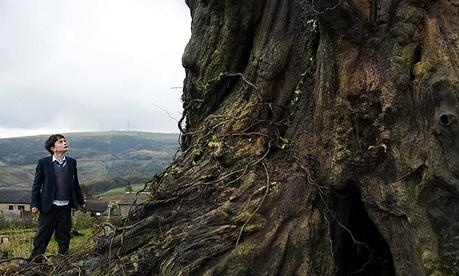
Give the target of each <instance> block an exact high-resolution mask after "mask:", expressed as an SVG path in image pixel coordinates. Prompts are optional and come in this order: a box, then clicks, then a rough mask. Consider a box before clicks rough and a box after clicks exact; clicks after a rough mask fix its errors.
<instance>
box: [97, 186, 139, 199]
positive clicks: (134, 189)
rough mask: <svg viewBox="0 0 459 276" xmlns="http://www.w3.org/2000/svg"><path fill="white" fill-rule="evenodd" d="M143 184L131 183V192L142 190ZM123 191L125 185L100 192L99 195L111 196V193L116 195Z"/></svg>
mask: <svg viewBox="0 0 459 276" xmlns="http://www.w3.org/2000/svg"><path fill="white" fill-rule="evenodd" d="M144 186H145V183H137V184H133V185H131V187H132V191H133V192H138V191H140V190H142V189H143V187H144ZM147 188H148V187H147ZM125 191H126V187H120V188H115V189H111V190H108V191H106V192H104V193H102V194H100V195H99V196H101V197H106V196H111V195H116V194H124V192H125Z"/></svg>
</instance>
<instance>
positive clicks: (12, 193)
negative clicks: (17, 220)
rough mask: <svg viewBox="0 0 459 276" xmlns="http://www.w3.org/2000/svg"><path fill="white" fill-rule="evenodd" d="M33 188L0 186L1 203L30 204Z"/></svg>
mask: <svg viewBox="0 0 459 276" xmlns="http://www.w3.org/2000/svg"><path fill="white" fill-rule="evenodd" d="M31 192H32V189H25V188H0V203H23V204H30V196H31Z"/></svg>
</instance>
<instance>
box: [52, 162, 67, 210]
mask: <svg viewBox="0 0 459 276" xmlns="http://www.w3.org/2000/svg"><path fill="white" fill-rule="evenodd" d="M54 161H57V162H59V164H60V165H61V166H62V167H65V165H67V162H65V161H66V160H65V155H64V158H62V160H61V161H59V160H58V159H57V158H56V156H54V155H53V163H54ZM62 163H63V164H62ZM53 204H54V205H56V206H65V205H68V204H69V201H68V200H53Z"/></svg>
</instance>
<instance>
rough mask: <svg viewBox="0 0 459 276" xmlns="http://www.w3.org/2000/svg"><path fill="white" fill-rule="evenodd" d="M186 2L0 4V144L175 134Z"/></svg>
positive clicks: (6, 0) (22, 0)
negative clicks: (89, 135)
mask: <svg viewBox="0 0 459 276" xmlns="http://www.w3.org/2000/svg"><path fill="white" fill-rule="evenodd" d="M190 24H191V17H190V14H189V9H188V7H187V6H186V4H185V0H39V1H38V0H0V41H1V42H0V138H4V137H14V136H23V135H35V134H48V133H59V132H71V131H98V130H127V129H128V124H129V127H130V130H141V131H155V132H178V129H177V123H176V122H175V121H174V120H172V119H171V118H169V116H168V115H167V113H166V112H165V111H163V110H162V109H166V110H168V111H169V113H170V114H171V115H172V116H173V117H175V118H180V112H181V108H182V104H181V101H180V96H181V93H182V90H181V89H171V87H181V86H182V84H183V79H184V77H185V73H184V69H183V68H182V65H181V56H182V53H183V50H184V49H185V46H186V43H187V42H188V39H189V38H190Z"/></svg>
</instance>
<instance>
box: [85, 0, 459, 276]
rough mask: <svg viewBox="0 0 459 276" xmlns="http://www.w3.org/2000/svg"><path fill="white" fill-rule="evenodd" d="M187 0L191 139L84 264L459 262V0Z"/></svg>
mask: <svg viewBox="0 0 459 276" xmlns="http://www.w3.org/2000/svg"><path fill="white" fill-rule="evenodd" d="M187 4H188V6H189V8H190V10H191V16H192V37H191V39H190V42H189V43H188V46H187V47H186V50H185V53H184V55H183V65H184V67H185V70H186V79H185V82H184V91H183V102H184V109H185V111H184V115H185V116H184V119H185V120H184V123H185V124H184V127H183V129H182V131H183V135H182V154H181V155H180V156H179V157H178V158H177V159H176V160H175V161H174V162H173V164H171V166H170V167H169V168H168V169H167V170H166V171H165V172H164V173H163V174H161V175H158V176H156V177H155V180H154V181H153V182H152V184H151V189H152V200H151V202H149V203H148V204H147V205H146V206H144V207H142V208H139V209H136V210H135V212H133V213H132V215H131V216H130V217H129V221H128V223H129V225H128V226H127V227H125V228H123V229H119V230H118V231H117V233H116V235H114V236H113V237H109V238H106V239H103V240H101V241H100V243H99V246H98V253H97V254H94V256H92V257H90V258H88V259H87V260H86V261H85V263H84V269H87V270H88V271H90V272H94V273H119V274H123V273H126V274H135V273H141V274H144V273H150V274H154V275H156V274H162V275H187V274H192V275H349V274H352V273H354V274H357V275H394V274H395V275H453V274H455V275H458V274H459V264H458V262H459V224H458V221H459V204H458V203H459V125H458V119H457V114H458V109H459V105H458V96H459V91H458V89H459V82H458V76H459V72H458V71H459V66H458V65H459V64H458V62H459V56H458V54H459V1H457V0H451V1H446V0H438V1H427V0H425V1H395V0H379V1H376V0H374V1H366V0H353V1H351V0H339V1H337V0H335V1H320V0H313V1H306V0H244V1H242V0H241V1H232V0H187ZM100 264H103V265H100Z"/></svg>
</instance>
